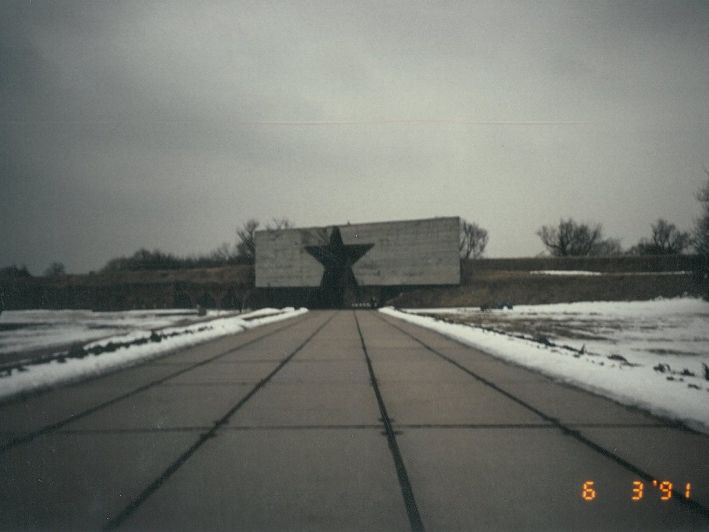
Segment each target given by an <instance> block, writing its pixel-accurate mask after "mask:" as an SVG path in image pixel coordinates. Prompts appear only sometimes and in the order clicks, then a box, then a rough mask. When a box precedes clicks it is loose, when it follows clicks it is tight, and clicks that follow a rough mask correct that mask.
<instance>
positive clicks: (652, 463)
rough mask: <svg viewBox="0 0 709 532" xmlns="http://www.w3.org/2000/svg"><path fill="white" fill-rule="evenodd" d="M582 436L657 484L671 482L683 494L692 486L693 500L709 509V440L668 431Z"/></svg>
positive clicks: (595, 431)
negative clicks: (610, 451)
mask: <svg viewBox="0 0 709 532" xmlns="http://www.w3.org/2000/svg"><path fill="white" fill-rule="evenodd" d="M581 433H582V434H583V435H584V436H586V437H588V438H589V439H590V440H591V441H593V442H595V443H597V444H599V445H602V446H603V447H606V448H608V449H612V450H613V452H614V453H615V454H617V455H618V456H620V457H621V458H623V459H624V460H627V461H629V462H631V463H632V464H634V465H636V466H637V467H639V468H640V469H642V470H644V471H646V472H648V473H649V474H651V475H653V476H654V477H655V478H656V479H657V480H658V481H661V480H669V481H671V482H673V484H674V486H675V487H676V488H679V490H680V491H682V490H683V489H684V487H685V485H686V483H687V482H689V483H691V485H692V487H691V490H690V496H691V497H692V499H694V500H696V501H699V502H701V503H702V504H704V505H706V506H709V460H708V457H709V436H706V435H704V434H695V433H692V432H687V431H681V430H676V429H672V428H667V427H661V428H643V429H634V428H583V429H581ZM648 489H649V485H648ZM655 495H657V491H655ZM707 527H709V524H707Z"/></svg>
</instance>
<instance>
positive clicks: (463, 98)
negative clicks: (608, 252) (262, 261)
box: [0, 0, 709, 274]
mask: <svg viewBox="0 0 709 532" xmlns="http://www.w3.org/2000/svg"><path fill="white" fill-rule="evenodd" d="M0 139H1V142H0V266H4V265H7V264H10V263H26V264H27V265H28V266H29V268H30V270H31V271H32V272H33V273H35V274H37V273H41V271H42V270H43V269H44V268H45V267H46V266H47V265H48V264H49V263H50V262H51V261H54V260H59V261H63V262H64V263H65V264H66V266H67V269H68V270H69V271H72V272H85V271H88V270H91V269H98V268H100V267H101V266H102V265H103V264H105V262H106V261H107V260H108V259H110V258H112V257H115V256H118V255H125V254H131V253H132V252H134V251H135V250H136V249H138V248H140V247H148V248H151V249H152V248H160V249H162V250H165V251H171V252H175V253H179V254H189V253H201V252H206V251H209V250H210V249H212V248H214V247H216V246H217V245H218V244H220V243H221V242H223V241H233V239H234V230H235V227H236V226H237V225H240V224H241V223H243V222H244V221H245V220H246V219H248V218H250V217H256V218H259V219H268V218H269V217H272V216H287V217H289V218H291V219H292V220H294V221H295V222H296V223H297V224H298V225H325V224H332V223H341V222H347V221H351V222H353V223H354V222H367V221H383V220H396V219H411V218H423V217H433V216H455V215H459V216H462V217H464V218H467V219H468V220H470V221H475V222H477V223H479V224H481V225H482V226H483V227H485V228H487V229H488V230H489V232H490V244H489V246H488V251H487V256H528V255H535V254H537V253H539V252H540V251H542V245H541V243H540V241H539V239H538V237H536V236H535V231H536V229H537V228H538V227H539V226H540V225H542V224H548V223H554V222H558V220H559V218H560V217H568V216H572V217H574V218H576V219H578V220H586V221H597V222H601V223H603V225H604V229H605V233H606V235H607V236H614V237H620V238H621V239H622V244H623V245H624V246H630V245H632V244H634V243H636V242H637V240H638V239H639V238H640V237H642V236H646V235H647V234H648V233H649V224H650V223H651V222H652V221H654V220H655V219H656V218H657V217H665V218H667V219H669V220H670V221H673V222H674V223H676V224H677V225H678V226H680V227H682V228H684V229H689V228H690V227H691V225H692V224H693V220H694V218H695V217H696V216H697V215H698V214H699V206H698V203H697V201H696V200H695V198H694V194H695V192H696V190H697V189H698V188H699V187H700V186H701V185H702V183H703V182H704V181H706V175H705V174H704V172H703V170H702V167H703V165H704V166H709V2H706V1H697V2H688V1H669V0H667V1H664V2H650V1H642V2H633V1H611V2H601V1H597V0H593V1H591V0H588V1H585V2H571V1H561V2H551V1H548V2H531V1H530V2H505V1H499V0H494V1H491V2H440V3H431V2H382V1H381V0H378V1H374V2H364V1H360V0H357V1H350V2H335V1H333V0H325V1H322V2H306V1H302V2H301V1H292V2H285V1H277V2H270V3H269V2H264V1H255V2H237V1H226V2H218V1H209V0H206V1H195V0H185V1H173V0H161V1H144V0H140V1H121V0H117V1H112V2H106V1H97V0H91V1H85V2H76V1H70V0H62V1H56V2H49V1H42V0H22V1H13V0H2V2H0Z"/></svg>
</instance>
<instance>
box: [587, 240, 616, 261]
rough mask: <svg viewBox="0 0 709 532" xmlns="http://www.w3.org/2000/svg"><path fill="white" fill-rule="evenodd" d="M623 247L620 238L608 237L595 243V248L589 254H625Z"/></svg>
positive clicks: (603, 255)
mask: <svg viewBox="0 0 709 532" xmlns="http://www.w3.org/2000/svg"><path fill="white" fill-rule="evenodd" d="M623 253H624V251H623V247H622V246H621V245H620V239H619V238H606V239H605V240H601V241H600V242H597V243H596V244H594V246H593V249H592V250H591V252H590V253H589V255H595V256H597V257H612V256H617V255H623Z"/></svg>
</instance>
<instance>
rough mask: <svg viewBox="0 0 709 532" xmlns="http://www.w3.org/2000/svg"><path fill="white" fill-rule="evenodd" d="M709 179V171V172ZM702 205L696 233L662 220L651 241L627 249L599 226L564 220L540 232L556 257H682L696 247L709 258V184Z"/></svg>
mask: <svg viewBox="0 0 709 532" xmlns="http://www.w3.org/2000/svg"><path fill="white" fill-rule="evenodd" d="M705 173H706V174H707V177H709V171H707V170H705ZM697 199H698V200H699V202H700V203H701V205H702V215H701V216H700V218H699V219H698V220H697V221H696V224H695V227H694V231H693V232H692V233H690V232H689V231H681V230H680V229H678V228H677V226H676V225H675V224H673V223H670V222H668V221H667V220H665V219H664V218H658V219H657V221H655V223H653V224H651V225H650V228H651V234H650V237H649V238H641V239H640V241H639V242H638V243H637V244H636V245H634V246H632V247H630V248H629V249H627V250H623V249H622V248H621V246H620V240H619V239H616V238H604V237H603V227H602V226H601V224H598V223H579V222H576V221H575V220H573V219H571V218H568V219H566V220H565V219H563V218H562V219H561V220H560V221H559V224H558V225H544V226H542V227H540V228H539V230H537V236H539V238H540V239H541V241H542V243H543V244H544V247H546V249H547V251H548V252H549V253H550V254H551V255H553V256H556V257H565V256H573V255H620V254H629V255H678V254H680V253H684V252H685V251H688V250H690V249H691V248H694V250H695V251H696V252H697V253H698V254H700V255H709V181H707V183H706V184H705V185H704V186H703V187H702V188H701V189H700V190H699V192H698V193H697Z"/></svg>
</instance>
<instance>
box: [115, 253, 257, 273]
mask: <svg viewBox="0 0 709 532" xmlns="http://www.w3.org/2000/svg"><path fill="white" fill-rule="evenodd" d="M251 263H253V259H252V258H250V257H244V256H241V255H238V254H237V253H232V252H230V251H229V250H228V249H224V248H218V249H216V250H214V251H213V252H211V253H209V254H207V255H197V256H195V255H193V256H188V257H180V256H178V255H174V254H172V253H165V252H164V251H160V250H159V249H156V250H153V251H150V250H147V249H139V250H138V251H136V252H135V253H133V255H131V256H130V257H118V258H115V259H111V260H109V261H108V262H107V263H106V265H105V266H104V267H103V268H102V269H101V271H102V272H106V273H110V272H125V271H143V270H186V269H190V268H217V267H220V266H233V265H237V264H251Z"/></svg>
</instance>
